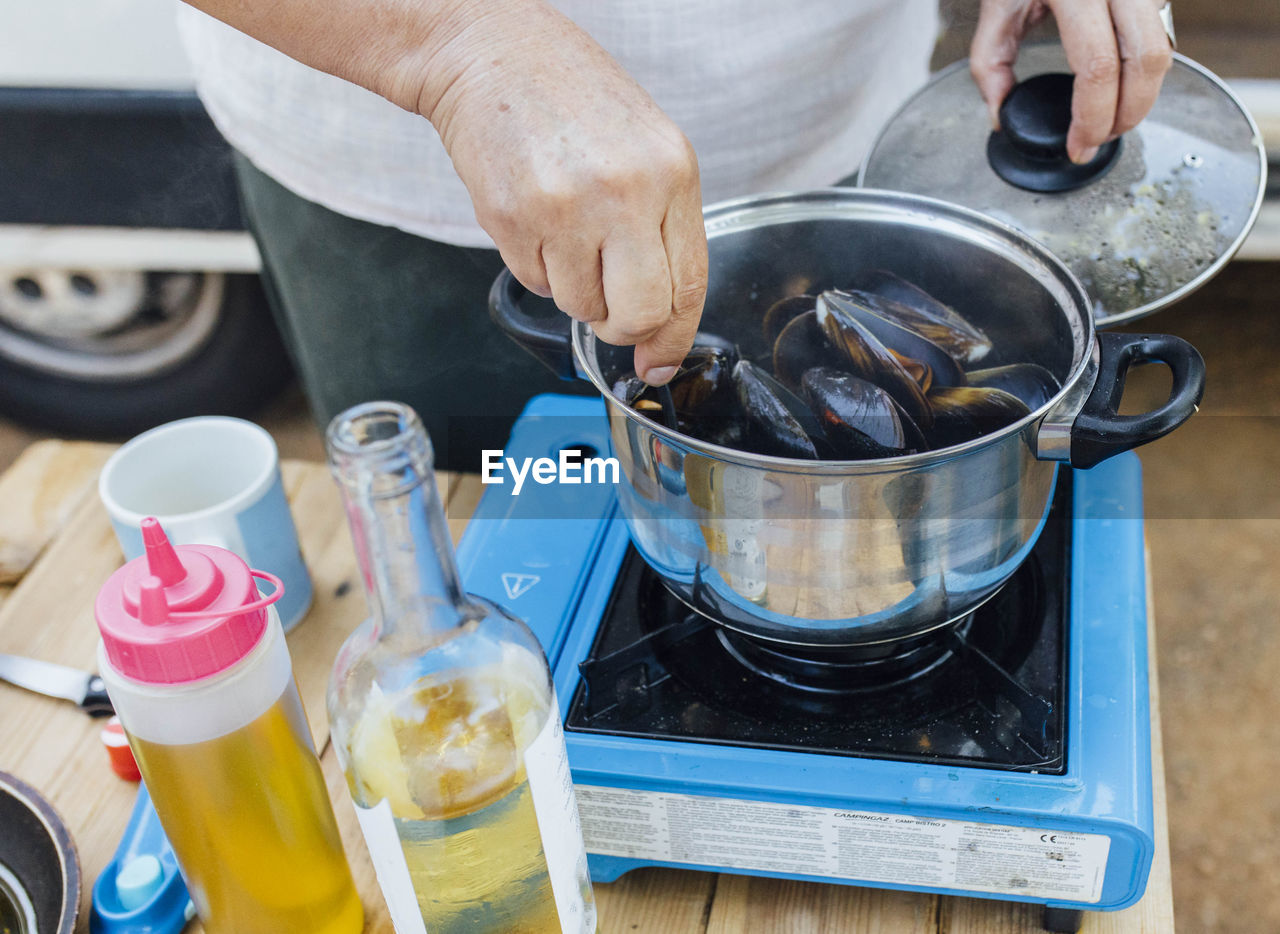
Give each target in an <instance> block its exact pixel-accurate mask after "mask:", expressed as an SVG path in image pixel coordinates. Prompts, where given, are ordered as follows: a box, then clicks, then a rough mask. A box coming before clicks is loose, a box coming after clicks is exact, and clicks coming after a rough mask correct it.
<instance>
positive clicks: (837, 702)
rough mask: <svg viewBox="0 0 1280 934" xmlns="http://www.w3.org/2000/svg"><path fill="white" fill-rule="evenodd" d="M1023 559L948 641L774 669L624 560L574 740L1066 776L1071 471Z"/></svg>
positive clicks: (753, 646) (937, 638) (573, 711)
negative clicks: (616, 738)
mask: <svg viewBox="0 0 1280 934" xmlns="http://www.w3.org/2000/svg"><path fill="white" fill-rule="evenodd" d="M1061 476H1062V478H1063V479H1062V480H1060V482H1059V485H1058V492H1057V495H1056V497H1055V500H1054V504H1053V508H1052V511H1051V513H1050V517H1049V521H1048V522H1047V523H1046V525H1045V528H1044V530H1043V532H1042V534H1041V536H1040V538H1039V540H1038V541H1037V543H1036V546H1035V548H1034V549H1033V551H1032V553H1031V556H1030V557H1029V558H1028V560H1027V561H1026V562H1025V563H1024V564H1023V565H1022V567H1021V568H1019V569H1018V571H1017V573H1016V574H1014V576H1013V577H1012V578H1010V580H1009V582H1008V583H1006V584H1005V586H1004V587H1003V588H1002V589H1001V590H1000V591H999V593H997V594H996V595H995V596H994V597H993V598H992V599H991V600H989V601H988V602H987V603H985V604H984V605H983V606H981V607H980V608H979V609H978V610H977V611H975V612H974V614H973V615H972V616H970V617H969V618H968V619H966V620H964V621H963V622H961V623H960V624H959V625H958V626H955V627H953V628H951V629H949V630H946V631H942V632H938V633H934V634H931V635H930V636H929V637H928V638H920V639H917V640H915V641H913V642H911V643H908V644H904V645H901V646H898V647H896V649H895V651H894V652H893V653H891V654H890V655H889V656H888V657H882V658H872V659H865V658H860V657H854V658H850V657H846V656H845V655H844V654H841V653H832V652H829V651H825V652H819V653H812V652H811V653H809V654H808V655H807V656H806V657H805V658H803V659H799V660H797V659H794V658H786V659H777V658H773V657H771V655H770V653H771V651H772V650H774V649H781V648H785V647H782V646H771V645H767V644H760V643H754V642H752V641H751V640H746V639H744V637H742V636H740V635H737V634H734V633H729V632H727V631H726V630H724V629H722V628H721V627H720V626H718V625H716V624H714V623H712V622H710V621H708V620H707V619H705V618H704V617H702V616H700V615H698V614H696V613H693V612H691V611H690V610H688V608H686V607H685V606H684V605H683V604H681V603H680V602H679V601H678V600H676V599H675V597H673V596H671V594H670V593H668V592H667V590H666V588H665V587H664V586H663V585H662V583H661V581H660V580H659V579H658V578H657V576H656V575H655V574H654V573H653V572H652V571H651V570H650V569H649V567H648V566H647V565H646V564H645V563H644V561H643V560H641V558H640V557H639V555H638V554H637V553H636V552H635V551H634V550H632V551H629V552H628V554H627V556H626V558H625V559H624V561H623V565H622V570H621V572H620V573H619V575H618V582H617V585H616V586H615V588H614V592H613V595H612V597H611V598H610V601H609V604H608V606H607V608H606V610H605V617H604V620H603V622H602V623H601V625H600V626H599V629H598V630H597V633H596V638H595V641H594V642H593V644H592V647H591V652H590V655H589V656H588V658H587V659H586V660H585V661H583V662H582V663H580V665H579V669H580V671H581V672H582V680H581V682H580V683H579V685H578V689H577V690H576V691H575V692H574V698H573V703H572V704H571V705H570V709H569V716H568V718H567V720H566V722H565V728H566V729H569V730H577V731H579V732H585V733H607V734H613V735H623V736H638V737H648V738H654V739H671V740H685V741H689V742H704V743H716V744H719V745H734V746H754V747H763V748H769V749H789V750H800V751H808V752H823V753H830V754H835V755H850V756H864V757H871V758H887V759H895V760H898V761H918V762H932V763H954V764H956V765H967V766H977V767H983V768H993V769H1005V770H1011V771H1037V772H1050V773H1055V774H1062V773H1063V772H1065V771H1066V749H1065V741H1064V740H1065V736H1066V722H1065V704H1064V694H1065V689H1066V688H1065V685H1066V671H1067V660H1066V638H1065V634H1066V625H1067V622H1066V621H1067V618H1068V610H1067V602H1066V594H1067V593H1068V592H1069V588H1068V586H1067V584H1068V580H1069V576H1070V560H1069V557H1070V553H1071V548H1070V529H1071V523H1070V521H1069V519H1070V514H1071V510H1070V502H1069V501H1070V481H1069V477H1070V471H1062V473H1061Z"/></svg>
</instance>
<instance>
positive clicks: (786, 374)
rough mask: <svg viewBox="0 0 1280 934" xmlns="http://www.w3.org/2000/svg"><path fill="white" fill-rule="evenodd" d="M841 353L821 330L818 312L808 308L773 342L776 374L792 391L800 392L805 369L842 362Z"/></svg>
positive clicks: (837, 364) (774, 370) (835, 364)
mask: <svg viewBox="0 0 1280 934" xmlns="http://www.w3.org/2000/svg"><path fill="white" fill-rule="evenodd" d="M842 356H843V355H842V354H839V353H837V352H836V351H835V350H834V349H832V347H831V345H830V343H829V342H828V341H827V338H826V335H825V334H823V333H822V325H821V324H819V323H818V312H817V311H814V310H810V311H806V312H804V313H803V314H800V315H797V316H796V317H795V318H792V319H791V320H790V321H789V322H787V325H786V326H785V327H784V328H783V329H782V331H781V332H780V333H779V334H778V339H777V340H775V341H774V342H773V375H774V376H775V377H777V379H778V381H779V382H780V383H782V385H784V386H786V387H787V388H788V389H790V390H791V391H792V392H793V393H799V392H800V378H801V377H802V376H804V373H805V370H810V369H813V368H814V367H815V366H839V365H840V362H841V359H842Z"/></svg>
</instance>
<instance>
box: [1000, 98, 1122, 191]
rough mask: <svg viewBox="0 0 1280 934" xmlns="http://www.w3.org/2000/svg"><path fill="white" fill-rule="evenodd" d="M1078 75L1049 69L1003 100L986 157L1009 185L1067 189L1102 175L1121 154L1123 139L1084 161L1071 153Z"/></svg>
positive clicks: (1030, 188)
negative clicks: (1079, 162) (1069, 134)
mask: <svg viewBox="0 0 1280 934" xmlns="http://www.w3.org/2000/svg"><path fill="white" fill-rule="evenodd" d="M1074 82H1075V78H1074V76H1072V75H1068V74H1062V73H1051V74H1043V75H1036V76H1035V77H1033V78H1028V79H1027V80H1026V81H1022V82H1020V83H1019V84H1016V85H1014V87H1013V90H1012V91H1010V92H1009V95H1008V96H1007V97H1006V98H1005V99H1004V103H1003V104H1001V105H1000V127H1001V129H1000V130H998V131H997V132H994V133H992V134H991V136H990V138H989V139H988V140H987V161H988V162H990V163H991V168H992V169H994V170H995V173H996V174H997V175H999V176H1000V177H1001V178H1003V179H1004V180H1005V181H1006V182H1008V183H1009V184H1010V185H1016V186H1017V187H1019V188H1025V189H1027V190H1029V191H1047V192H1048V191H1068V190H1070V189H1072V188H1079V187H1080V186H1082V185H1086V184H1088V183H1089V182H1091V181H1093V180H1095V179H1098V178H1101V177H1102V176H1103V175H1105V174H1106V173H1107V171H1108V170H1109V169H1110V168H1111V166H1113V165H1114V164H1115V162H1116V159H1117V158H1118V157H1119V155H1120V140H1118V139H1117V140H1112V141H1111V142H1109V143H1106V144H1104V145H1103V146H1101V147H1099V149H1098V154H1097V155H1096V156H1094V157H1093V158H1092V159H1091V160H1089V161H1088V162H1086V163H1085V164H1084V165H1076V164H1075V163H1074V162H1072V161H1071V159H1070V157H1069V156H1068V155H1067V130H1068V129H1069V128H1070V126H1071V94H1072V88H1073V86H1074Z"/></svg>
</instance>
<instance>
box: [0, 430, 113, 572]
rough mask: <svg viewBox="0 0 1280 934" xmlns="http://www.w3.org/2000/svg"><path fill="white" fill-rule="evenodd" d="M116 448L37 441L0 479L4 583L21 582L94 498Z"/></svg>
mask: <svg viewBox="0 0 1280 934" xmlns="http://www.w3.org/2000/svg"><path fill="white" fill-rule="evenodd" d="M114 450H115V445H111V444H94V443H92V442H86V441H37V442H36V443H35V444H32V445H29V446H28V447H27V448H26V450H24V451H23V452H22V454H20V455H19V456H18V459H17V460H16V461H14V462H13V463H12V464H11V465H10V466H9V469H8V470H6V471H5V472H4V473H3V474H2V475H0V503H3V504H4V511H3V518H2V519H0V584H14V583H16V582H17V581H19V580H21V579H22V577H23V575H25V574H26V573H27V570H28V568H30V567H31V565H32V564H33V563H34V562H35V560H36V558H38V557H39V556H40V552H41V551H43V550H44V548H45V546H46V545H48V544H49V542H50V541H52V540H53V538H54V536H55V535H57V534H58V531H59V530H60V529H61V528H62V527H63V525H65V524H66V522H67V520H68V519H69V518H70V517H71V514H72V513H73V512H74V511H75V509H76V507H77V506H78V505H79V503H80V501H81V500H82V499H84V498H85V497H87V496H94V495H96V494H95V493H94V487H95V485H96V483H97V478H98V470H99V468H101V467H102V465H103V464H104V463H106V461H107V458H108V457H110V456H111V452H112V451H114Z"/></svg>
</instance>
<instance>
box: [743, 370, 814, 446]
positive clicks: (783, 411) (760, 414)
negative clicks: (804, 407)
mask: <svg viewBox="0 0 1280 934" xmlns="http://www.w3.org/2000/svg"><path fill="white" fill-rule="evenodd" d="M733 381H734V386H735V388H736V389H737V393H738V402H739V404H740V405H741V406H742V410H743V412H744V413H745V415H746V421H747V432H746V434H747V443H748V444H749V445H750V447H751V448H752V450H754V451H755V452H756V453H759V454H766V455H771V456H773V457H796V458H802V459H804V460H815V459H816V458H817V457H818V451H817V448H816V447H815V446H814V443H813V440H812V439H811V438H810V437H809V435H808V433H807V432H806V431H805V430H804V426H803V425H801V424H800V421H799V420H798V419H797V418H796V417H795V416H794V415H792V414H791V412H790V411H789V410H788V408H787V406H786V405H785V404H784V403H783V401H782V400H781V399H779V398H778V396H777V394H776V392H775V391H774V389H773V385H772V384H773V381H772V380H766V378H765V374H764V373H763V371H761V370H760V369H759V368H758V367H756V366H754V365H753V364H752V363H751V362H750V361H748V360H739V361H738V363H737V364H736V365H735V366H734V368H733Z"/></svg>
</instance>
